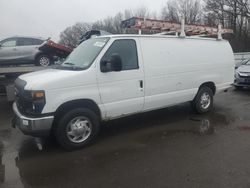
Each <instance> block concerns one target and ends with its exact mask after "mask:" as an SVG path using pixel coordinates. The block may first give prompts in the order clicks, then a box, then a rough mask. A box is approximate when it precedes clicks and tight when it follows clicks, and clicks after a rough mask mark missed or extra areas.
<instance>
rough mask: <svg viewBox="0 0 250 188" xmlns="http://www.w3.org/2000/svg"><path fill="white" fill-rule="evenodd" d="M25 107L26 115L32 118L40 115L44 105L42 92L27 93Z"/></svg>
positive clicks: (43, 93)
mask: <svg viewBox="0 0 250 188" xmlns="http://www.w3.org/2000/svg"><path fill="white" fill-rule="evenodd" d="M27 96H28V98H27V102H28V101H29V102H28V103H29V104H30V105H27V108H26V113H27V114H29V115H32V116H37V115H40V114H41V113H42V111H43V108H44V106H45V104H46V100H45V92H44V91H27Z"/></svg>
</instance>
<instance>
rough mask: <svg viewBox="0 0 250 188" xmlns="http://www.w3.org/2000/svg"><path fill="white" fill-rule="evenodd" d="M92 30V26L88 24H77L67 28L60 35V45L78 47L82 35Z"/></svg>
mask: <svg viewBox="0 0 250 188" xmlns="http://www.w3.org/2000/svg"><path fill="white" fill-rule="evenodd" d="M90 28H91V25H90V24H88V23H76V24H75V25H73V26H70V27H67V28H66V29H65V30H64V31H62V32H61V34H60V41H59V43H60V44H63V45H65V46H69V47H72V48H74V47H76V46H77V44H78V43H79V40H80V38H81V37H82V35H83V34H84V33H85V32H86V31H88V30H89V29H90Z"/></svg>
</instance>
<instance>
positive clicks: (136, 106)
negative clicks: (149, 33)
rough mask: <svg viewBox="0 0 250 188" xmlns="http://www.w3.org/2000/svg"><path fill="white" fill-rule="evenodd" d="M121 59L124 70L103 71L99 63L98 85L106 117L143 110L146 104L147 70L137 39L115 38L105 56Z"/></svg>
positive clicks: (106, 58)
mask: <svg viewBox="0 0 250 188" xmlns="http://www.w3.org/2000/svg"><path fill="white" fill-rule="evenodd" d="M114 54H116V55H119V56H120V57H121V59H122V71H120V72H107V73H103V72H101V70H100V61H99V63H98V73H97V79H98V85H99V92H100V97H101V100H102V103H103V105H104V108H105V110H106V119H109V118H116V117H120V116H124V115H128V114H133V113H136V112H140V111H142V109H143V105H144V86H143V83H144V73H143V64H142V61H141V54H140V51H139V48H138V46H137V41H136V40H134V39H119V40H114V41H113V43H112V44H111V45H110V47H109V48H108V50H107V51H106V53H105V54H104V55H103V56H102V59H105V60H109V59H110V58H111V56H112V55H114Z"/></svg>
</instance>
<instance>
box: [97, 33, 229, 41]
mask: <svg viewBox="0 0 250 188" xmlns="http://www.w3.org/2000/svg"><path fill="white" fill-rule="evenodd" d="M99 37H110V38H181V37H179V36H171V35H135V34H133V35H131V34H119V35H103V36H99ZM183 39H193V40H209V41H219V40H217V38H205V37H199V36H186V37H185V38H183ZM220 41H227V40H225V39H223V40H220Z"/></svg>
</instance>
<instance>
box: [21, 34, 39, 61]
mask: <svg viewBox="0 0 250 188" xmlns="http://www.w3.org/2000/svg"><path fill="white" fill-rule="evenodd" d="M35 42H36V41H35V39H33V38H18V40H17V48H18V51H19V55H20V57H19V60H20V61H22V62H31V61H34V60H35V55H36V54H37V53H38V51H39V50H38V48H39V46H40V45H38V44H36V43H35Z"/></svg>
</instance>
